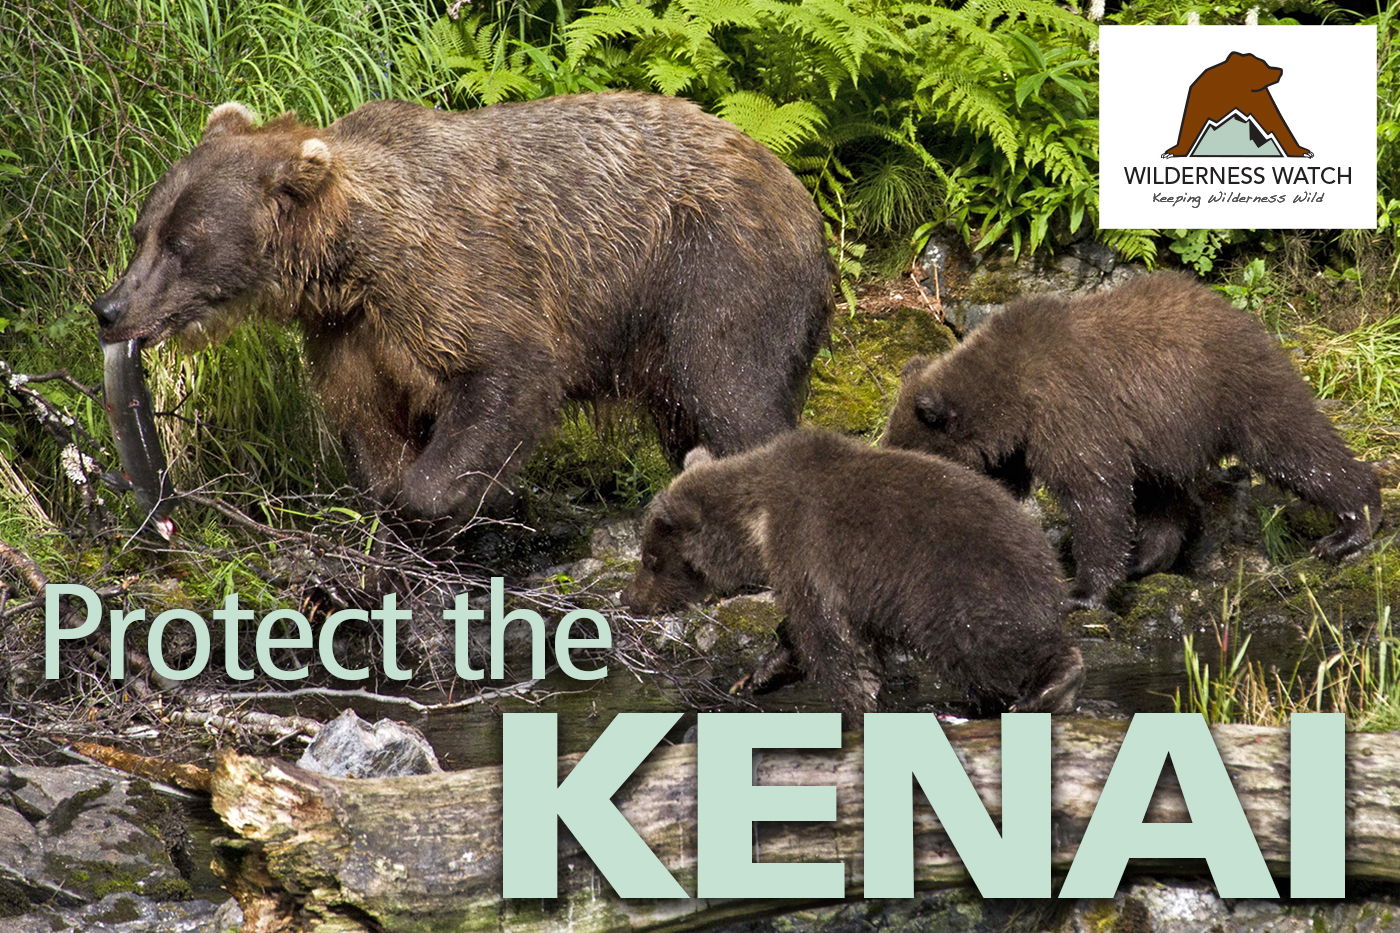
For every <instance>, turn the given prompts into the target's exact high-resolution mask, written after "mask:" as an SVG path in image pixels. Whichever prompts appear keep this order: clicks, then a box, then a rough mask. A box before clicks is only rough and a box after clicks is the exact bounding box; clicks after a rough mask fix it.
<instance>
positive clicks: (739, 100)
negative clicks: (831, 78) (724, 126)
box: [716, 91, 826, 156]
mask: <svg viewBox="0 0 1400 933" xmlns="http://www.w3.org/2000/svg"><path fill="white" fill-rule="evenodd" d="M716 113H717V114H718V116H719V117H721V118H722V119H725V120H728V121H729V122H730V123H733V124H734V125H735V126H737V127H739V129H741V130H743V131H744V132H745V133H748V134H749V135H750V136H752V137H753V138H754V139H756V140H758V141H759V142H761V143H763V145H765V146H767V147H768V148H769V149H771V150H773V151H774V152H775V153H777V154H778V155H779V156H787V155H789V154H791V153H792V152H793V151H794V150H796V149H797V148H798V147H800V146H802V145H803V144H804V143H808V142H811V141H813V140H815V139H816V138H817V135H818V133H819V131H820V130H821V128H822V127H824V126H825V125H826V114H824V113H822V111H821V108H819V107H817V106H816V105H815V104H813V103H811V102H809V101H805V100H799V101H793V102H792V103H789V104H783V105H782V106H779V105H778V104H777V103H775V102H774V100H773V99H772V98H771V97H769V96H768V95H766V94H760V93H758V92H757V91H735V92H734V93H732V94H726V95H725V96H724V97H723V98H722V99H721V100H720V102H719V107H718V109H717V110H716Z"/></svg>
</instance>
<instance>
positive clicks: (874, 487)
mask: <svg viewBox="0 0 1400 933" xmlns="http://www.w3.org/2000/svg"><path fill="white" fill-rule="evenodd" d="M1056 574H1057V567H1056V564H1055V559H1054V556H1053V555H1052V554H1051V552H1050V547H1049V545H1048V544H1047V543H1046V539H1045V535H1044V534H1043V533H1042V532H1041V530H1040V528H1039V526H1038V525H1036V523H1035V522H1034V521H1033V520H1032V519H1031V518H1030V517H1029V516H1028V515H1027V514H1026V513H1025V512H1024V511H1023V510H1022V509H1021V508H1020V506H1018V505H1017V504H1016V501H1015V500H1014V499H1013V498H1012V497H1011V496H1010V495H1008V494H1007V493H1006V491H1005V490H1003V489H1002V488H1001V487H1000V486H998V485H997V484H996V483H994V482H992V481H990V480H988V479H986V478H984V477H981V476H978V475H976V474H975V473H973V472H971V471H969V470H967V469H964V468H963V467H961V466H958V465H957V464H955V463H950V462H948V461H947V460H943V459H941V458H937V457H928V456H925V455H922V454H917V453H911V452H908V451H896V450H880V449H877V448H873V447H868V446H866V445H864V444H861V443H858V442H856V441H853V440H850V439H848V438H844V437H841V436H839V435H836V434H830V433H826V432H820V431H805V430H804V431H793V432H790V433H788V434H784V435H782V436H780V437H778V438H777V439H775V440H773V441H770V442H769V443H767V444H765V445H764V446H762V447H760V448H758V449H756V450H753V451H750V452H748V453H745V454H741V455H739V456H735V457H728V458H724V459H720V460H716V459H713V458H712V457H710V456H709V454H708V453H707V452H705V451H703V450H698V451H695V452H693V453H692V455H691V456H690V457H688V458H687V464H686V469H685V471H684V472H683V473H682V474H681V475H680V476H679V477H677V478H676V480H675V481H674V482H672V483H671V486H670V488H668V489H667V490H666V491H665V492H663V493H661V494H660V495H658V496H657V497H656V499H655V501H653V503H652V504H651V507H650V508H649V509H648V510H647V514H646V517H645V519H644V521H643V528H642V566H641V569H640V570H638V572H637V576H636V578H635V579H633V581H632V583H631V585H630V586H628V588H627V590H626V592H625V593H624V594H623V601H624V602H625V603H626V604H627V605H628V606H629V607H631V608H632V609H634V610H635V611H638V612H643V613H650V612H656V611H659V610H663V609H670V608H675V607H678V606H680V605H682V604H684V603H687V602H690V601H693V600H696V599H699V598H701V597H702V596H704V595H705V594H706V593H718V594H728V593H733V592H735V591H737V590H739V589H741V588H744V587H748V586H768V587H772V589H773V593H774V596H775V597H776V599H777V602H778V605H779V606H780V607H781V608H782V609H783V611H784V612H785V613H786V614H787V623H786V639H787V642H788V644H790V645H791V650H792V652H793V653H794V654H795V656H796V660H797V663H798V665H799V666H800V667H801V668H802V669H803V670H804V671H805V672H806V674H807V676H808V677H810V678H812V679H813V680H815V681H816V682H818V683H819V684H821V685H822V686H823V687H824V688H826V689H827V690H828V691H829V692H830V693H831V695H832V699H833V701H834V703H835V705H836V707H837V709H839V710H840V711H841V712H842V713H844V714H846V715H847V717H848V719H849V718H850V717H853V716H855V715H856V714H858V713H864V712H869V711H873V710H874V709H875V708H876V700H877V697H878V695H879V692H880V678H881V674H882V671H883V655H884V652H885V651H886V650H887V649H889V648H892V647H896V646H898V647H902V648H905V649H907V650H910V651H912V652H915V653H917V654H919V655H920V656H922V657H923V658H925V659H927V661H928V663H929V664H930V665H932V667H933V668H934V669H935V671H936V672H937V673H939V674H941V675H942V676H943V677H944V678H945V680H946V681H948V682H949V683H951V684H953V685H955V686H957V687H960V688H965V689H966V690H967V692H968V694H969V696H970V698H971V700H972V703H973V705H974V707H975V708H977V709H978V710H979V711H980V712H982V713H984V714H990V713H995V712H1000V711H1003V710H1006V709H1008V708H1014V709H1016V710H1020V711H1054V710H1062V709H1068V708H1070V707H1071V705H1072V703H1073V700H1074V696H1075V693H1076V692H1077V690H1078V689H1079V685H1080V683H1081V682H1082V680H1083V676H1084V667H1083V663H1082V661H1081V659H1080V656H1079V651H1078V649H1077V648H1075V647H1074V646H1073V645H1072V644H1071V643H1070V641H1069V639H1068V638H1067V636H1066V635H1065V634H1064V632H1063V631H1062V630H1061V628H1060V617H1059V604H1060V600H1061V595H1062V594H1061V589H1060V583H1059V579H1058V577H1057V576H1056ZM782 653H783V652H782V651H780V652H779V654H780V655H781V654H782ZM777 660H780V659H769V662H766V663H765V664H764V670H765V671H767V672H771V671H773V670H775V669H776V668H777V667H779V666H780V664H778V663H776V662H777ZM756 679H758V680H761V679H762V675H759V676H758V677H756Z"/></svg>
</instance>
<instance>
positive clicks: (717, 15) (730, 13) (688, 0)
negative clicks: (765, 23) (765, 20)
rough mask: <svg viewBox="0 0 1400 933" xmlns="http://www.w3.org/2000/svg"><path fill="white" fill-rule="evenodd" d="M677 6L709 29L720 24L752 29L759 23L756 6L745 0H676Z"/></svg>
mask: <svg viewBox="0 0 1400 933" xmlns="http://www.w3.org/2000/svg"><path fill="white" fill-rule="evenodd" d="M677 6H679V7H680V8H681V9H682V10H684V11H685V15H686V16H687V17H688V18H690V19H692V20H695V21H697V22H703V23H707V24H709V26H710V28H711V29H715V28H717V27H720V26H739V27H742V28H744V29H753V28H757V27H758V26H759V25H760V18H759V14H758V10H757V8H755V6H754V5H753V4H752V3H749V2H747V0H677Z"/></svg>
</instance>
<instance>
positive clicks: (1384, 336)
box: [1300, 317, 1400, 460]
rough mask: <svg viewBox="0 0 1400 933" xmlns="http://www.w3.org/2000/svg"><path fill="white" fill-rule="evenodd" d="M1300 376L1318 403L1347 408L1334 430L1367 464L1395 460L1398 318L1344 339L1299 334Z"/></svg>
mask: <svg viewBox="0 0 1400 933" xmlns="http://www.w3.org/2000/svg"><path fill="white" fill-rule="evenodd" d="M1300 337H1301V338H1302V339H1301V347H1300V353H1301V354H1302V368H1303V374H1304V376H1305V377H1306V378H1307V380H1308V382H1309V383H1310V384H1311V385H1312V387H1313V390H1314V391H1315V392H1316V393H1317V395H1318V397H1319V398H1323V399H1330V400H1336V401H1340V402H1345V403H1349V404H1350V405H1352V406H1353V409H1354V412H1353V413H1352V414H1349V415H1346V416H1344V417H1343V418H1342V419H1341V421H1340V423H1339V427H1341V428H1342V430H1343V432H1344V433H1345V434H1346V435H1347V439H1348V440H1349V441H1350V442H1351V443H1352V445H1353V447H1355V448H1356V450H1357V452H1358V453H1359V454H1360V455H1361V456H1362V457H1363V458H1364V459H1368V460H1377V459H1381V458H1384V457H1396V456H1400V317H1389V318H1384V319H1382V320H1379V321H1375V322H1373V323H1370V324H1367V325H1365V326H1363V327H1359V328H1357V329H1355V330H1352V331H1348V332H1345V333H1340V334H1336V333H1331V332H1329V331H1326V330H1323V329H1321V328H1316V327H1304V328H1302V329H1300Z"/></svg>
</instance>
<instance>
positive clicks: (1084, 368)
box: [881, 273, 1381, 606]
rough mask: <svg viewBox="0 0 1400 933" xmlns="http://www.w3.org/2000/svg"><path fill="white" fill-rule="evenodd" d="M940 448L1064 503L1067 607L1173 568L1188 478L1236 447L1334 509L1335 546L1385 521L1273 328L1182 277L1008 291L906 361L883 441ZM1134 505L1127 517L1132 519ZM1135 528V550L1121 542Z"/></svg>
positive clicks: (1375, 495) (1193, 517) (1361, 539)
mask: <svg viewBox="0 0 1400 933" xmlns="http://www.w3.org/2000/svg"><path fill="white" fill-rule="evenodd" d="M881 442H882V443H883V444H885V445H887V446H890V447H905V448H910V449H914V450H921V451H926V452H928V453H934V454H940V455H942V456H945V457H949V458H951V459H953V460H956V461H958V462H960V463H963V464H966V465H967V466H970V467H972V468H974V469H977V470H981V471H983V472H987V473H990V474H991V475H993V476H997V477H998V478H1000V479H1003V480H1004V481H1006V482H1007V483H1008V484H1009V485H1011V486H1012V487H1013V488H1014V489H1015V490H1016V491H1018V492H1020V493H1021V494H1025V492H1026V491H1028V490H1029V489H1030V486H1031V482H1032V480H1034V479H1038V480H1041V481H1043V482H1044V483H1045V485H1046V487H1047V488H1048V489H1049V490H1050V491H1051V492H1052V493H1053V494H1054V495H1055V496H1056V497H1057V498H1058V499H1059V500H1060V502H1061V504H1062V505H1063V506H1064V508H1065V510H1066V511H1067V512H1068V514H1069V519H1070V530H1071V534H1072V537H1073V551H1074V560H1075V564H1076V581H1075V588H1074V592H1073V594H1072V597H1073V599H1074V600H1075V602H1076V603H1077V604H1079V605H1084V606H1093V605H1101V604H1102V601H1103V599H1104V597H1105V596H1106V595H1107V593H1108V591H1109V589H1110V588H1111V587H1113V586H1114V585H1115V584H1117V583H1118V582H1120V581H1121V580H1122V579H1123V578H1124V576H1125V574H1126V572H1127V571H1128V570H1129V560H1130V558H1133V566H1132V571H1133V572H1134V573H1139V574H1145V573H1152V572H1156V571H1160V570H1164V569H1168V568H1169V567H1170V566H1171V565H1172V564H1173V563H1174V562H1175V561H1176V559H1177V556H1178V553H1179V552H1180V550H1181V549H1182V548H1183V547H1184V546H1186V545H1187V544H1189V543H1190V539H1191V538H1192V537H1193V536H1194V535H1195V534H1196V533H1197V532H1198V530H1199V529H1200V528H1201V527H1202V520H1201V514H1200V500H1199V498H1198V496H1197V493H1196V484H1197V482H1198V480H1199V478H1200V477H1201V475H1202V474H1203V473H1204V472H1205V471H1206V470H1207V468H1209V467H1210V466H1211V465H1212V464H1216V463H1218V462H1219V461H1220V459H1221V458H1222V457H1227V456H1232V455H1233V456H1236V457H1238V458H1239V459H1240V460H1241V461H1242V462H1243V463H1244V464H1245V465H1246V466H1248V467H1249V468H1250V469H1252V470H1254V471H1256V472H1258V473H1260V474H1262V475H1263V476H1264V477H1265V478H1266V479H1268V480H1269V481H1270V482H1272V483H1275V484H1277V485H1278V486H1281V487H1283V488H1285V489H1288V490H1291V491H1292V492H1294V493H1296V494H1297V495H1298V496H1299V497H1301V498H1302V499H1304V500H1306V501H1308V502H1311V503H1312V504H1314V505H1316V506H1319V507H1321V508H1323V509H1326V510H1327V511H1330V512H1334V513H1336V514H1337V515H1338V516H1339V518H1340V519H1341V527H1340V528H1338V529H1337V531H1336V532H1334V533H1333V534H1331V535H1328V536H1327V537H1326V538H1323V539H1322V540H1321V541H1319V542H1318V543H1317V546H1316V551H1317V553H1318V554H1320V555H1321V556H1323V557H1325V558H1328V559H1332V560H1337V559H1340V558H1342V557H1344V556H1346V555H1347V554H1350V553H1352V552H1353V551H1356V550H1357V549H1359V548H1361V547H1363V546H1364V545H1365V544H1366V543H1367V542H1368V541H1369V540H1370V539H1371V535H1372V534H1373V533H1374V531H1375V529H1376V528H1377V527H1378V525H1379V523H1380V519H1381V497H1380V487H1379V485H1378V484H1377V482H1376V475H1375V471H1374V470H1373V469H1372V468H1371V466H1370V465H1369V464H1366V463H1363V462H1361V461H1359V460H1356V459H1355V458H1354V457H1353V456H1352V452H1351V450H1350V449H1349V448H1348V447H1347V445H1346V443H1345V442H1344V441H1343V440H1342V439H1341V437H1340V436H1338V434H1337V432H1336V430H1335V429H1334V428H1333V427H1332V425H1331V424H1330V423H1329V422H1328V420H1327V419H1326V418H1325V417H1323V415H1322V414H1321V413H1320V412H1319V411H1318V410H1317V406H1316V403H1315V402H1314V400H1313V396H1312V393H1311V391H1310V390H1309V389H1308V386H1307V384H1306V383H1305V382H1304V381H1303V380H1302V379H1301V378H1299V376H1298V374H1297V373H1296V372H1294V370H1293V366H1292V364H1291V363H1290V362H1289V360H1288V357H1287V355H1286V354H1285V353H1284V351H1283V350H1282V348H1280V347H1279V345H1278V342H1277V341H1276V340H1275V339H1274V338H1273V337H1272V336H1270V335H1269V333H1268V332H1267V331H1265V330H1264V328H1263V327H1261V326H1260V325H1259V324H1258V323H1256V322H1255V321H1254V320H1253V319H1252V318H1251V317H1249V315H1247V314H1245V313H1244V312H1242V311H1239V310H1237V309H1235V308H1234V307H1231V305H1230V304H1229V303H1228V302H1226V301H1225V300H1224V299H1223V298H1221V297H1220V296H1219V295H1218V294H1216V293H1215V292H1214V291H1212V290H1211V289H1209V288H1206V287H1205V286H1203V285H1201V284H1199V283H1198V282H1196V281H1195V280H1194V279H1192V278H1191V277H1190V276H1187V275H1182V274H1178V273H1159V274H1156V275H1151V276H1145V277H1143V278H1140V279H1136V280H1134V281H1132V282H1129V283H1128V284H1126V285H1123V286H1122V287H1120V288H1118V289H1115V290H1114V291H1112V292H1110V293H1105V294H1099V295H1092V296H1090V297H1087V298H1081V299H1078V300H1076V301H1065V300H1062V299H1059V298H1030V299H1025V300H1022V301H1018V302H1015V303H1013V304H1012V305H1010V306H1009V307H1008V308H1007V309H1006V311H1005V312H1004V313H1003V314H1001V315H999V316H998V317H995V318H993V319H992V320H991V321H990V322H989V323H988V324H987V325H986V326H985V327H983V328H982V329H980V330H978V331H976V332H975V333H973V334H972V335H971V336H970V337H969V338H968V339H967V341H966V342H965V343H963V344H962V345H961V346H959V347H958V348H957V349H956V350H954V351H953V352H951V353H949V354H948V355H947V356H944V357H941V358H939V359H937V360H933V361H929V360H926V359H923V358H917V357H916V358H915V359H913V360H911V361H910V362H909V364H908V365H907V366H906V367H905V370H904V384H903V386H902V387H901V389H900V394H899V400H898V402H896V404H895V409H894V413H893V414H892V415H891V416H890V423H889V427H888V428H887V429H886V431H885V436H884V438H883V439H882V441H881ZM1135 518H1136V522H1135ZM1135 532H1136V540H1137V548H1136V555H1134V554H1133V553H1132V552H1133V543H1134V537H1135Z"/></svg>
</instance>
